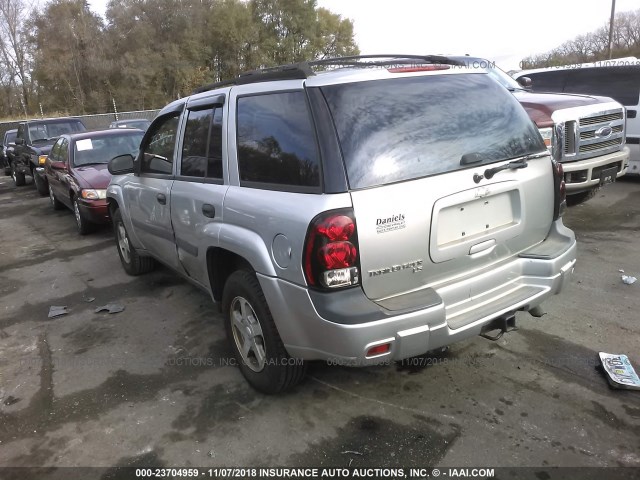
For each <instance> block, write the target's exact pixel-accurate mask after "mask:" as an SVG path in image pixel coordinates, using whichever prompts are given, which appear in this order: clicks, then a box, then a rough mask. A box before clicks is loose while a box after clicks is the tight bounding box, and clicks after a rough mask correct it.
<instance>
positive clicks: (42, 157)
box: [38, 155, 47, 165]
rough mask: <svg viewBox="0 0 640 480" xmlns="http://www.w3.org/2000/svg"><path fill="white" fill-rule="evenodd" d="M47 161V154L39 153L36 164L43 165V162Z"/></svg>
mask: <svg viewBox="0 0 640 480" xmlns="http://www.w3.org/2000/svg"><path fill="white" fill-rule="evenodd" d="M46 161H47V155H40V156H39V157H38V165H44V162H46Z"/></svg>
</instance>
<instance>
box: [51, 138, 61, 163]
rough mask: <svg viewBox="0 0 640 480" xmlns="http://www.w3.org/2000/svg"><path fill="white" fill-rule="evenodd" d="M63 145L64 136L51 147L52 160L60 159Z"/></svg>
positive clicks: (57, 160)
mask: <svg viewBox="0 0 640 480" xmlns="http://www.w3.org/2000/svg"><path fill="white" fill-rule="evenodd" d="M61 146H62V138H61V139H59V140H58V141H57V142H56V143H55V144H54V145H53V147H51V152H50V153H49V158H50V159H51V161H52V162H59V161H60V147H61Z"/></svg>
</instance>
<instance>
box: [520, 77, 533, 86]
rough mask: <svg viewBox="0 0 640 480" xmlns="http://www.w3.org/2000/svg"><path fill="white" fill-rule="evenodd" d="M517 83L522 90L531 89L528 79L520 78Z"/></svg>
mask: <svg viewBox="0 0 640 480" xmlns="http://www.w3.org/2000/svg"><path fill="white" fill-rule="evenodd" d="M517 82H518V83H519V84H520V85H521V86H522V87H524V88H531V85H533V82H532V81H531V79H530V78H529V77H520V78H518V80H517Z"/></svg>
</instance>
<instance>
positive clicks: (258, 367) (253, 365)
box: [231, 297, 267, 372]
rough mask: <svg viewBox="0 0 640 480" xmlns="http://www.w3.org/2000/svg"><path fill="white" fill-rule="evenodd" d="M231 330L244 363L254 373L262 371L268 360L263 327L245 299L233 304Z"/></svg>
mask: <svg viewBox="0 0 640 480" xmlns="http://www.w3.org/2000/svg"><path fill="white" fill-rule="evenodd" d="M231 329H232V332H233V339H234V340H235V343H236V347H237V348H238V352H240V355H241V356H242V361H243V362H244V363H245V365H246V366H247V367H249V368H250V369H251V370H253V371H254V372H260V371H262V370H263V369H264V367H265V365H266V359H267V355H266V349H265V342H264V336H263V334H262V327H261V326H260V322H259V321H258V316H257V315H256V313H255V311H254V310H253V307H252V306H251V304H250V303H249V302H248V301H247V299H245V298H244V297H236V298H234V299H233V301H232V302H231Z"/></svg>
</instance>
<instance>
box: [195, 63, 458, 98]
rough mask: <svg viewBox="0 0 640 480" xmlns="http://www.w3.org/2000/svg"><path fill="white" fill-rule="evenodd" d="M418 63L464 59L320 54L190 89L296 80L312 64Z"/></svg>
mask: <svg viewBox="0 0 640 480" xmlns="http://www.w3.org/2000/svg"><path fill="white" fill-rule="evenodd" d="M418 63H429V64H444V65H459V66H464V62H461V61H460V60H456V59H453V58H450V57H447V56H444V55H403V54H380V55H352V56H346V57H333V58H323V59H319V60H312V61H308V62H299V63H293V64H289V65H280V66H277V67H268V68H261V69H258V70H251V71H249V72H246V73H242V74H240V76H238V77H236V78H234V79H231V80H224V81H222V82H215V83H210V84H208V85H203V86H202V87H199V88H197V89H195V90H194V91H193V94H196V93H202V92H206V91H209V90H214V89H216V88H221V87H228V86H230V85H247V84H250V83H259V82H269V81H272V80H300V79H305V78H309V77H311V76H313V75H315V72H314V70H313V67H331V66H333V67H337V68H347V67H364V68H368V67H381V66H389V65H405V64H410V65H415V64H418Z"/></svg>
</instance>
